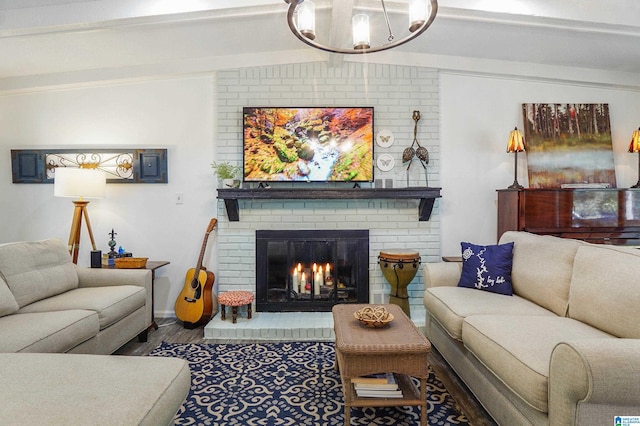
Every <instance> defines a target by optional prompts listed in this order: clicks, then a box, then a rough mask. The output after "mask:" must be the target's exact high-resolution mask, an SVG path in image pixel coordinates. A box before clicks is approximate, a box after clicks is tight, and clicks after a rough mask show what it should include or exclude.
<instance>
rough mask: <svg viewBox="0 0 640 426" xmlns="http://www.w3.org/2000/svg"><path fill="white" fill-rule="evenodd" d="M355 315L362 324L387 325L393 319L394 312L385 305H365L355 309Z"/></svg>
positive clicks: (376, 326) (371, 325)
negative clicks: (390, 311) (389, 310)
mask: <svg viewBox="0 0 640 426" xmlns="http://www.w3.org/2000/svg"><path fill="white" fill-rule="evenodd" d="M353 316H354V317H355V319H357V320H358V321H360V323H361V324H363V325H365V326H366V327H370V328H381V327H385V326H387V325H389V323H390V322H391V321H393V314H391V313H389V312H388V311H387V310H386V309H385V307H384V306H365V307H364V308H362V309H358V310H357V311H355V312H354V313H353Z"/></svg>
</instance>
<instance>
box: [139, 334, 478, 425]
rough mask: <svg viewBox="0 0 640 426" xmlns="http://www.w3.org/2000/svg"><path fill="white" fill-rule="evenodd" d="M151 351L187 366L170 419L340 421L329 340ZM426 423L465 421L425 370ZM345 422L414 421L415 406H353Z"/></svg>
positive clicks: (293, 422) (284, 422)
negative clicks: (183, 390) (183, 394)
mask: <svg viewBox="0 0 640 426" xmlns="http://www.w3.org/2000/svg"><path fill="white" fill-rule="evenodd" d="M150 355H151V356H165V357H178V358H183V359H185V360H187V361H188V362H189V364H190V367H191V391H190V392H189V396H188V397H187V400H186V401H185V403H184V404H183V405H182V407H181V408H180V410H179V411H178V417H177V419H176V424H177V425H238V426H240V425H242V426H244V425H284V426H294V425H295V426H297V425H313V426H317V425H343V424H344V416H343V413H344V405H343V395H342V384H341V381H340V375H339V373H338V372H337V371H336V370H335V369H334V367H333V365H334V359H335V355H334V344H333V343H327V342H322V343H318V342H290V343H251V344H177V343H166V342H164V343H162V344H161V345H160V346H159V347H158V348H156V349H154V350H153V352H152V353H151V354H150ZM427 382H428V383H427V385H428V389H427V407H428V412H429V424H430V425H439V426H444V425H468V424H469V423H468V421H467V419H466V417H465V416H464V415H463V414H461V413H460V412H459V411H457V409H456V408H455V402H454V400H453V398H451V395H449V393H448V392H447V390H446V389H445V388H444V386H443V385H442V383H441V382H440V381H439V380H438V379H437V377H436V376H435V374H434V373H433V372H432V371H431V370H430V373H429V378H428V381H427ZM351 424H352V425H393V426H401V425H404V426H410V425H411V426H412V425H419V424H420V417H419V408H418V407H393V408H353V409H352V410H351Z"/></svg>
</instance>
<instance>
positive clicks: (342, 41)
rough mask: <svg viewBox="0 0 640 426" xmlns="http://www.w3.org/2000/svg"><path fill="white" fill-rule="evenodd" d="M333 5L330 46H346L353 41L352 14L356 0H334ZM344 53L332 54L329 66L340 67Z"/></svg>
mask: <svg viewBox="0 0 640 426" xmlns="http://www.w3.org/2000/svg"><path fill="white" fill-rule="evenodd" d="M331 3H332V6H331V28H330V29H329V31H330V32H329V46H339V47H346V46H348V44H347V43H351V42H350V40H351V38H352V34H351V16H352V15H353V6H354V3H355V0H333V1H332V2H331ZM341 64H342V55H339V54H331V57H330V58H329V66H331V67H339V66H340V65H341Z"/></svg>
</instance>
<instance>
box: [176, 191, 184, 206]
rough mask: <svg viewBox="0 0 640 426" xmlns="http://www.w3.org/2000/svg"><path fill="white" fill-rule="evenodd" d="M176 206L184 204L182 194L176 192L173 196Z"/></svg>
mask: <svg viewBox="0 0 640 426" xmlns="http://www.w3.org/2000/svg"><path fill="white" fill-rule="evenodd" d="M175 200H176V204H183V203H184V194H183V193H182V192H177V193H176V195H175Z"/></svg>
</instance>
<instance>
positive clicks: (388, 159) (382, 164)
mask: <svg viewBox="0 0 640 426" xmlns="http://www.w3.org/2000/svg"><path fill="white" fill-rule="evenodd" d="M376 165H377V166H378V168H379V169H380V170H381V171H383V172H388V171H389V170H391V169H393V166H394V165H395V160H394V159H393V157H392V156H391V154H380V155H379V156H378V159H377V160H376Z"/></svg>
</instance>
